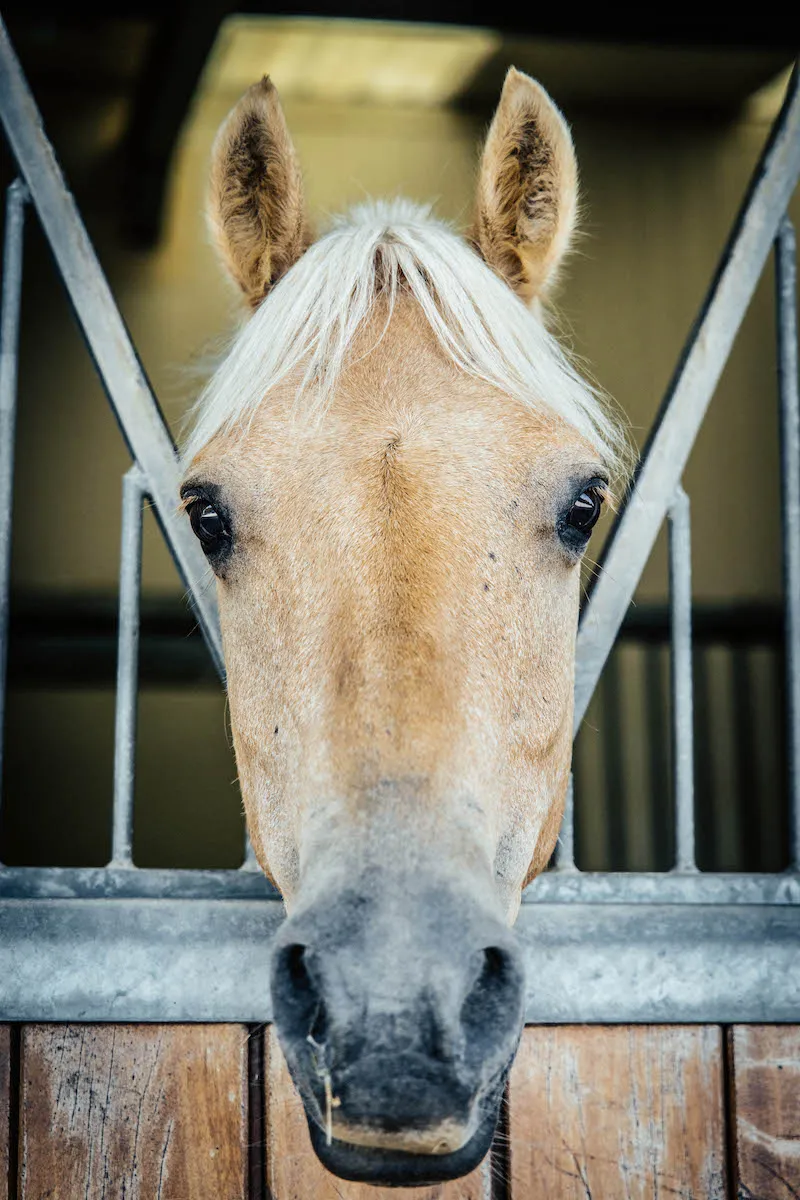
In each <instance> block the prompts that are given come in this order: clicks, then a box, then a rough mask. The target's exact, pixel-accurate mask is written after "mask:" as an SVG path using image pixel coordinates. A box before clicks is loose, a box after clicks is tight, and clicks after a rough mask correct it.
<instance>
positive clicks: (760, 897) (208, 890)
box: [0, 867, 800, 940]
mask: <svg viewBox="0 0 800 1200" xmlns="http://www.w3.org/2000/svg"><path fill="white" fill-rule="evenodd" d="M276 898H277V892H276V891H275V889H274V888H273V886H272V884H271V883H270V882H269V881H268V880H267V878H266V876H265V875H263V874H262V872H261V871H243V870H242V869H241V867H239V868H237V869H236V870H222V871H207V870H161V869H156V868H148V869H138V870H132V869H131V868H130V867H4V868H3V870H2V871H0V899H5V900H13V901H14V902H18V901H20V900H25V901H27V900H37V899H39V900H59V901H60V900H92V901H94V900H99V899H106V900H108V899H142V900H144V899H150V900H158V899H172V900H235V899H249V900H252V899H258V900H263V899H276ZM522 900H523V905H526V904H579V903H586V904H611V905H614V904H675V905H679V906H691V905H715V906H720V905H734V906H736V905H743V904H744V905H748V904H756V905H757V904H764V905H784V904H787V905H792V906H796V907H798V908H800V875H798V874H797V873H794V872H785V873H782V874H777V873H776V874H769V875H767V874H758V875H745V874H725V873H722V872H718V873H713V874H712V873H710V872H709V873H705V872H701V871H693V872H690V873H688V874H686V875H681V874H679V873H678V872H677V871H669V872H666V871H661V872H655V871H654V872H633V871H621V872H613V871H545V872H544V874H542V875H540V876H539V877H538V878H537V879H535V880H534V881H533V883H532V884H530V886H529V887H528V888H526V889H525V892H524V893H523V897H522ZM798 926H799V928H798V934H799V935H800V912H798ZM0 930H2V922H0ZM0 940H2V938H1V937H0Z"/></svg>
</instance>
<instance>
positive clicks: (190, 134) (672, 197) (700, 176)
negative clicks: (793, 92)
mask: <svg viewBox="0 0 800 1200" xmlns="http://www.w3.org/2000/svg"><path fill="white" fill-rule="evenodd" d="M0 11H2V13H3V16H4V19H5V20H6V21H7V24H8V27H9V30H10V33H11V36H12V39H13V41H14V43H15V45H16V49H17V52H18V54H19V56H20V58H21V61H22V65H23V68H24V70H25V71H26V73H27V76H28V80H29V83H30V86H31V88H32V90H33V93H34V95H35V97H36V100H37V102H38V104H39V105H40V107H41V109H42V112H43V115H44V120H45V127H46V129H47V132H48V134H49V136H50V138H51V140H52V141H53V143H54V145H55V149H56V152H57V154H58V156H59V158H60V160H61V162H62V164H63V166H64V168H65V171H66V174H67V177H68V180H69V182H70V184H71V186H72V188H73V190H74V191H75V193H76V196H77V199H78V202H79V205H80V207H81V209H82V212H83V216H84V219H85V221H86V223H87V225H88V228H89V232H90V235H91V237H92V238H93V240H94V242H95V246H96V248H97V251H98V253H99V256H100V260H101V262H102V264H103V266H104V268H105V270H106V272H107V274H108V276H109V278H110V281H111V285H112V288H113V290H114V293H115V295H116V297H117V300H118V303H119V305H120V308H121V310H122V314H123V316H124V318H125V320H126V322H127V324H128V326H129V328H130V329H131V332H132V335H133V338H134V342H135V344H136V346H137V348H138V351H139V354H140V356H141V358H142V361H143V363H144V366H145V369H146V371H147V373H148V374H149V376H150V379H151V380H152V383H153V385H154V388H155V391H156V394H157V395H158V397H159V400H160V402H161V405H162V407H163V410H164V412H165V415H166V417H167V420H168V421H169V423H170V425H171V427H172V428H173V431H174V432H175V435H176V437H178V436H179V433H180V428H181V423H182V420H183V418H184V416H185V414H186V411H187V409H188V407H189V406H190V404H191V402H192V400H193V398H194V397H195V396H196V394H197V391H198V390H199V387H200V386H201V384H202V381H203V380H204V378H205V377H206V375H207V372H208V370H209V367H210V364H212V363H213V362H214V360H215V358H216V356H218V355H219V353H220V350H221V348H222V347H224V345H225V342H226V339H227V337H229V336H230V333H231V331H232V330H233V329H234V328H235V327H236V324H237V322H238V321H239V320H240V319H241V315H242V314H241V312H240V309H239V306H238V300H237V298H236V296H235V295H234V294H233V293H232V291H231V289H230V287H229V286H228V285H227V283H226V281H225V280H224V279H223V278H222V275H221V273H220V271H219V270H218V267H217V264H216V261H215V258H214V255H213V253H212V250H211V247H210V245H209V240H208V237H207V235H206V230H205V225H204V216H203V201H204V194H205V185H206V175H207V164H208V158H209V151H210V146H211V142H212V139H213V137H214V134H215V132H216V129H217V127H218V125H219V123H220V121H221V120H222V118H223V117H224V115H225V114H226V112H227V111H228V109H229V108H230V107H231V105H232V104H233V103H234V102H235V101H236V99H237V98H238V96H239V95H240V94H241V93H242V92H243V91H244V90H245V88H247V87H248V86H249V84H250V83H252V82H253V81H254V80H256V79H258V78H259V77H260V76H261V75H263V74H264V73H269V74H270V75H271V76H272V78H273V80H274V81H275V83H276V85H277V87H278V89H279V91H280V93H281V96H282V99H283V101H284V107H285V110H286V115H287V118H288V121H289V125H290V129H291V131H292V134H293V136H294V139H295V142H296V145H297V148H298V151H299V153H300V156H301V160H302V164H303V168H304V173H305V180H306V187H307V196H308V201H309V205H310V209H311V212H312V214H313V218H314V220H315V222H316V224H317V226H318V227H324V224H325V222H326V220H327V218H328V216H329V214H333V213H335V212H337V211H339V210H341V209H342V208H343V207H346V206H347V205H349V204H350V203H352V202H357V201H359V200H361V199H363V198H364V197H366V196H381V195H389V196H393V195H397V194H403V195H407V196H411V197H413V198H414V199H417V200H430V201H432V202H433V204H434V207H435V210H436V212H437V213H438V214H439V215H440V216H442V217H444V218H447V219H449V220H451V221H452V222H454V223H455V224H456V225H457V226H459V227H461V228H464V227H466V226H467V224H468V223H469V220H470V216H471V209H472V199H473V187H474V181H475V175H476V165H477V157H478V153H479V149H480V142H481V137H482V135H483V133H484V132H485V129H486V127H487V124H488V121H489V119H490V117H491V113H492V110H493V107H494V105H495V103H496V101H497V98H498V95H499V91H500V87H501V84H502V80H503V76H504V73H505V71H506V69H507V68H508V66H509V65H511V64H514V65H516V66H517V67H519V68H520V69H522V70H524V71H527V72H529V73H531V74H532V75H534V76H535V77H537V78H538V79H539V80H540V81H541V82H542V83H543V84H544V85H545V87H546V88H547V89H548V90H549V91H550V92H551V94H552V95H553V97H554V99H555V100H556V102H557V103H558V104H559V105H560V106H561V108H562V109H563V111H564V113H565V115H566V117H567V119H568V121H569V122H570V123H571V125H572V128H573V132H574V137H575V143H576V148H577V154H578V160H579V164H580V168H581V174H582V195H583V236H582V237H581V239H580V241H579V243H578V252H577V254H576V255H575V256H574V258H573V260H572V263H571V267H570V269H569V270H568V272H567V273H566V276H565V280H564V283H563V286H562V288H561V291H560V294H559V296H558V298H557V309H558V314H559V327H560V328H561V329H562V330H563V333H564V336H565V339H566V341H567V342H568V343H569V344H570V345H571V346H572V347H573V349H574V350H575V351H576V353H577V354H578V355H579V356H580V358H581V360H582V361H583V362H584V363H585V364H586V367H587V370H588V371H589V372H590V373H591V375H592V376H593V377H594V378H595V379H596V380H598V381H599V382H600V383H601V384H602V386H603V387H604V388H605V389H606V390H607V391H608V392H610V393H611V394H612V395H613V396H614V397H615V398H616V400H617V401H618V403H619V404H620V406H621V407H622V409H623V410H624V411H625V413H626V414H627V416H628V418H629V420H630V422H631V425H632V428H633V434H634V437H635V439H636V440H637V442H638V444H639V445H640V446H641V445H643V444H644V441H645V439H646V436H647V431H648V429H649V427H650V425H651V423H652V420H653V418H654V415H655V413H656V411H657V409H658V406H659V402H660V400H661V397H662V395H663V393H664V391H665V388H666V386H667V384H668V381H669V378H670V376H671V374H672V371H673V370H674V367H675V364H676V362H677V359H678V356H679V353H680V350H681V347H682V345H683V343H684V341H685V339H686V336H687V334H688V331H689V329H690V326H691V323H692V320H693V318H694V316H695V314H696V312H697V309H698V307H699V305H700V303H701V301H702V298H703V295H704V293H705V291H706V289H707V287H708V285H709V282H710V280H711V276H712V272H713V270H714V267H715V264H716V262H717V260H718V257H719V254H720V252H721V250H722V247H723V244H724V241H725V238H726V235H727V233H728V231H729V228H730V225H731V222H732V220H733V218H734V216H735V213H736V211H737V209H738V207H739V204H740V203H741V200H742V196H743V193H744V191H745V188H746V185H747V182H748V179H749V177H750V174H751V172H752V170H753V167H754V165H755V163H756V161H757V159H758V156H759V154H760V152H761V150H762V148H763V145H764V142H765V139H766V137H767V134H768V131H769V128H770V125H771V122H772V121H773V120H774V118H775V116H776V114H777V112H778V110H779V108H780V103H781V99H782V96H783V93H784V90H785V86H786V82H787V79H788V71H789V67H790V64H791V61H792V58H793V56H794V54H795V53H796V45H797V42H798V41H799V40H800V38H798V28H797V21H796V19H795V26H794V28H792V27H790V24H789V18H788V17H787V18H786V19H785V20H784V22H783V24H781V23H780V22H775V20H774V17H771V14H769V13H765V14H764V17H763V19H762V18H761V17H760V16H759V14H758V13H753V12H747V13H746V15H745V12H744V10H743V12H742V16H741V17H740V18H737V17H735V16H733V15H732V14H731V12H729V13H728V14H727V16H726V22H725V29H724V33H723V32H722V31H721V30H720V29H719V28H718V25H719V23H718V22H717V21H715V22H714V23H713V26H714V27H713V28H712V23H711V22H709V23H708V28H707V29H706V28H705V27H704V26H703V25H702V22H701V21H699V20H698V18H696V17H695V20H694V22H693V23H692V22H690V21H688V19H686V20H685V19H682V18H680V19H679V17H677V16H673V17H667V18H662V19H661V20H660V23H659V22H656V21H655V19H651V18H648V17H647V16H646V15H640V16H639V17H638V18H636V19H635V20H634V19H632V18H631V17H630V16H629V15H626V16H625V18H624V20H623V17H622V16H619V17H614V16H606V14H604V15H603V19H602V21H601V20H600V19H599V18H598V17H596V16H594V15H592V16H587V17H585V18H583V17H581V18H578V17H577V16H572V15H571V14H567V13H565V14H563V15H562V14H554V15H552V16H550V17H548V18H546V19H544V18H540V17H539V16H538V15H537V14H536V13H535V12H534V13H532V14H531V15H527V16H524V17H523V16H521V15H519V13H518V11H517V10H516V7H515V8H514V9H512V8H511V6H504V5H502V4H501V5H493V6H487V7H482V8H481V10H480V11H478V10H477V8H476V9H473V8H471V7H470V6H469V5H461V6H459V7H458V9H457V10H456V8H455V6H453V5H450V4H443V5H441V4H440V5H437V4H436V3H435V0H432V3H430V4H428V5H426V6H424V7H423V6H418V7H415V6H413V5H404V4H391V5H388V6H385V7H384V8H379V7H377V6H375V5H371V6H366V5H351V6H349V7H348V6H346V5H344V4H342V5H337V6H333V5H313V4H312V5H310V6H309V5H305V6H304V7H303V10H302V12H303V14H304V15H293V9H292V6H291V5H288V6H284V7H283V8H282V10H281V13H280V15H268V14H266V13H264V12H256V11H242V10H241V6H240V7H239V8H238V9H237V11H236V12H231V11H229V10H228V9H227V7H226V6H224V5H221V4H202V3H200V4H192V5H188V4H169V3H161V4H158V5H156V4H154V3H150V4H147V3H141V4H137V3H135V2H133V0H131V2H130V3H125V4H119V5H110V6H109V5H106V6H105V8H104V9H103V10H102V11H101V10H100V9H99V8H98V9H95V7H94V6H92V5H87V4H83V3H81V2H80V0H75V2H74V3H72V4H71V5H70V6H69V7H68V9H67V7H66V6H63V5H55V4H47V3H37V4H36V5H23V4H20V3H18V2H16V0H15V2H12V3H8V4H5V5H0ZM576 11H577V10H576ZM314 13H316V14H317V15H309V14H314ZM768 18H770V19H768ZM636 20H638V24H636ZM648 21H650V24H648ZM759 22H761V24H759ZM0 172H1V173H2V179H1V181H2V183H3V184H5V183H7V182H9V181H10V180H11V179H12V178H13V168H12V164H11V162H10V160H9V158H8V153H7V150H6V149H5V147H3V149H2V151H0ZM792 211H793V213H794V217H795V221H796V222H797V221H798V220H800V202H798V197H797V196H796V197H795V201H794V207H793V210H792ZM25 254H26V257H25V274H24V285H23V323H22V328H23V335H22V347H21V363H20V397H19V417H18V437H17V474H16V488H15V496H14V547H13V583H12V624H11V636H12V640H11V649H10V662H9V700H8V706H7V725H6V755H5V764H4V781H3V786H4V800H3V808H2V814H1V815H0V859H2V860H3V861H5V862H7V863H9V864H48V865H56V864H63V865H89V864H102V863H104V862H105V861H107V859H108V857H109V854H110V811H111V807H110V803H111V783H112V759H113V704H114V690H113V689H114V677H115V669H116V644H115V630H116V589H117V574H118V556H119V524H120V510H121V476H122V474H123V472H124V471H125V470H126V469H127V466H128V465H129V459H128V455H127V451H126V449H125V446H124V444H123V441H122V438H121V436H120V434H119V432H118V430H117V427H116V425H115V421H114V418H113V416H112V414H111V411H110V409H109V407H108V405H107V402H106V400H105V397H104V394H103V391H102V387H101V385H100V383H99V382H98V379H97V377H96V375H95V373H94V369H93V366H92V363H91V361H90V359H89V357H88V355H87V353H86V350H85V348H84V346H83V343H82V341H81V336H80V333H79V331H78V329H77V327H76V324H75V321H74V319H73V317H72V314H71V312H70V309H69V306H68V303H67V301H66V298H65V296H64V293H63V290H62V287H61V284H60V282H59V279H58V276H57V273H56V271H55V269H54V268H53V266H52V263H51V261H50V256H49V251H48V249H47V247H46V245H45V242H44V239H43V236H42V234H41V233H40V231H39V229H38V227H37V224H36V220H35V218H34V217H31V218H30V220H29V224H28V233H27V236H26V250H25ZM772 290H773V277H772V269H771V266H770V267H769V268H768V270H767V272H766V273H765V276H764V279H763V280H762V283H761V285H760V287H759V290H758V292H757V293H756V296H755V299H754V302H753V304H752V306H751V308H750V311H749V313H748V316H747V318H746V321H745V324H744V326H743V328H742V330H741V332H740V334H739V337H738V340H737V343H736V347H735V349H734V352H733V354H732V357H731V360H730V362H729V365H728V367H727V369H726V372H725V375H724V377H723V380H722V382H721V385H720V387H719V390H718V394H717V396H716V398H715V400H714V403H713V405H712V408H711V411H710V413H709V416H708V418H707V420H706V422H705V425H704V427H703V430H702V432H701V434H700V437H699V440H698V443H697V445H696V448H695V450H694V453H693V455H692V458H691V461H690V464H689V469H688V472H687V476H686V480H685V483H686V487H687V490H688V491H689V494H690V497H691V502H692V513H693V542H694V559H693V567H694V598H695V633H696V642H697V645H696V660H695V687H696V741H697V763H696V784H697V794H696V808H697V824H698V850H699V857H700V863H701V866H703V867H705V868H706V869H712V868H713V869H740V870H780V869H782V867H783V866H784V865H785V862H786V793H785V781H784V774H785V768H784V751H783V738H782V730H781V703H782V700H781V688H782V684H781V672H782V613H781V602H782V596H781V550H780V506H779V495H778V487H779V480H778V444H777V391H776V368H775V352H774V342H775V334H774V312H773V308H774V306H773V294H772ZM607 524H608V521H606V525H607ZM604 533H605V531H604ZM603 535H604V534H603ZM601 540H602V539H599V540H598V542H597V544H596V546H597V547H599V545H600V544H601ZM143 586H144V594H143V626H142V648H141V671H142V689H141V695H140V702H139V721H140V732H139V744H138V759H137V785H136V787H137V793H136V817H135V835H134V857H135V859H136V861H137V863H138V865H140V866H181V867H194V866H217V867H226V866H228V867H230V866H237V865H238V864H239V862H240V861H241V857H242V844H243V826H242V817H241V802H240V798H239V794H238V790H237V785H236V782H235V765H234V761H233V756H232V753H231V750H230V746H229V736H228V732H227V729H226V721H225V704H224V696H223V693H222V691H221V688H220V686H219V683H218V682H217V681H216V679H215V677H214V673H213V670H212V667H211V664H210V661H209V660H208V657H207V655H206V653H205V650H204V647H203V644H202V641H201V639H200V638H199V636H198V635H197V632H196V630H194V626H193V621H192V618H191V616H190V614H189V613H188V611H187V609H186V605H185V603H184V597H183V593H182V589H181V585H180V582H179V580H178V577H177V575H176V573H175V570H174V568H173V566H172V563H171V560H170V558H169V555H168V553H167V551H166V549H165V547H164V545H163V543H162V541H161V537H160V534H159V533H158V530H157V529H156V526H155V522H154V521H153V520H152V519H151V518H150V517H149V516H148V517H147V518H146V531H145V556H144V585H143ZM666 600H667V573H666V558H665V544H664V539H663V538H662V539H661V541H660V542H659V545H658V547H657V549H656V551H655V553H654V555H653V557H652V560H651V562H650V564H649V566H648V568H647V570H646V572H645V575H644V577H643V579H642V581H641V586H640V588H639V592H638V596H637V602H636V605H635V606H634V607H633V608H632V610H631V613H630V616H629V618H628V620H627V622H626V625H625V628H624V631H623V636H622V639H621V641H620V643H619V645H618V648H617V650H616V651H615V652H614V655H613V656H612V660H611V662H610V664H609V667H608V668H607V670H606V673H605V675H604V678H603V680H602V682H601V685H600V688H599V690H598V693H597V696H596V698H595V701H594V703H593V705H592V707H591V709H590V712H589V715H588V717H587V720H586V723H585V726H584V729H583V731H582V732H581V734H580V736H579V739H578V743H577V748H576V759H575V781H576V805H577V857H578V863H579V865H580V866H582V867H584V868H587V869H600V868H603V869H605V868H618V869H637V870H641V869H666V868H668V867H669V866H670V865H671V855H672V817H671V799H670V786H671V785H670V741H669V694H668V671H669V652H668V636H669V625H668V609H667V606H666Z"/></svg>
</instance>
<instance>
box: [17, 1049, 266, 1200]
mask: <svg viewBox="0 0 800 1200" xmlns="http://www.w3.org/2000/svg"><path fill="white" fill-rule="evenodd" d="M246 1088H247V1029H246V1027H244V1026H241V1025H157V1026H154V1025H29V1026H27V1027H26V1028H25V1030H24V1032H23V1038H22V1056H21V1094H22V1112H21V1123H22V1130H21V1143H20V1158H21V1164H22V1169H21V1172H20V1189H19V1196H20V1200H42V1197H45V1196H46V1197H47V1198H48V1200H76V1197H78V1196H80V1197H81V1198H82V1200H101V1198H102V1200H110V1198H111V1197H114V1200H117V1198H120V1197H125V1200H243V1197H244V1196H245V1179H246V1164H247V1115H246V1097H247V1091H246Z"/></svg>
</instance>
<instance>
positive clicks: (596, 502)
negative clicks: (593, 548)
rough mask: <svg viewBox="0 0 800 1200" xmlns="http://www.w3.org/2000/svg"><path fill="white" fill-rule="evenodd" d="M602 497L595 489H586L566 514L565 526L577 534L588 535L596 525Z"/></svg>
mask: <svg viewBox="0 0 800 1200" xmlns="http://www.w3.org/2000/svg"><path fill="white" fill-rule="evenodd" d="M602 504H603V497H602V496H601V495H600V493H599V491H598V490H597V488H595V487H589V488H586V490H585V491H583V492H581V494H580V496H578V499H577V500H575V501H574V503H573V505H572V508H571V509H570V510H569V512H568V513H567V524H568V525H570V526H571V527H572V528H573V529H576V530H577V531H578V532H579V533H582V534H587V535H588V534H589V533H590V532H591V531H592V529H594V527H595V525H596V524H597V518H598V517H599V516H600V509H601V507H602Z"/></svg>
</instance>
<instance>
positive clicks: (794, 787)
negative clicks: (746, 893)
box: [775, 216, 800, 867]
mask: <svg viewBox="0 0 800 1200" xmlns="http://www.w3.org/2000/svg"><path fill="white" fill-rule="evenodd" d="M775 283H776V289H777V297H776V299H777V310H778V311H777V323H778V387H779V390H780V431H781V490H782V504H781V511H782V514H783V582H784V604H785V622H786V722H787V729H786V731H787V739H786V742H787V755H788V767H789V822H790V825H789V830H790V839H791V857H790V862H791V864H792V866H794V867H798V866H800V396H799V395H798V377H797V371H798V363H797V242H796V240H795V233H794V229H793V227H792V223H791V221H790V220H789V218H788V216H786V217H784V219H783V221H782V222H781V226H780V229H779V232H778V238H777V241H776V244H775Z"/></svg>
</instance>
